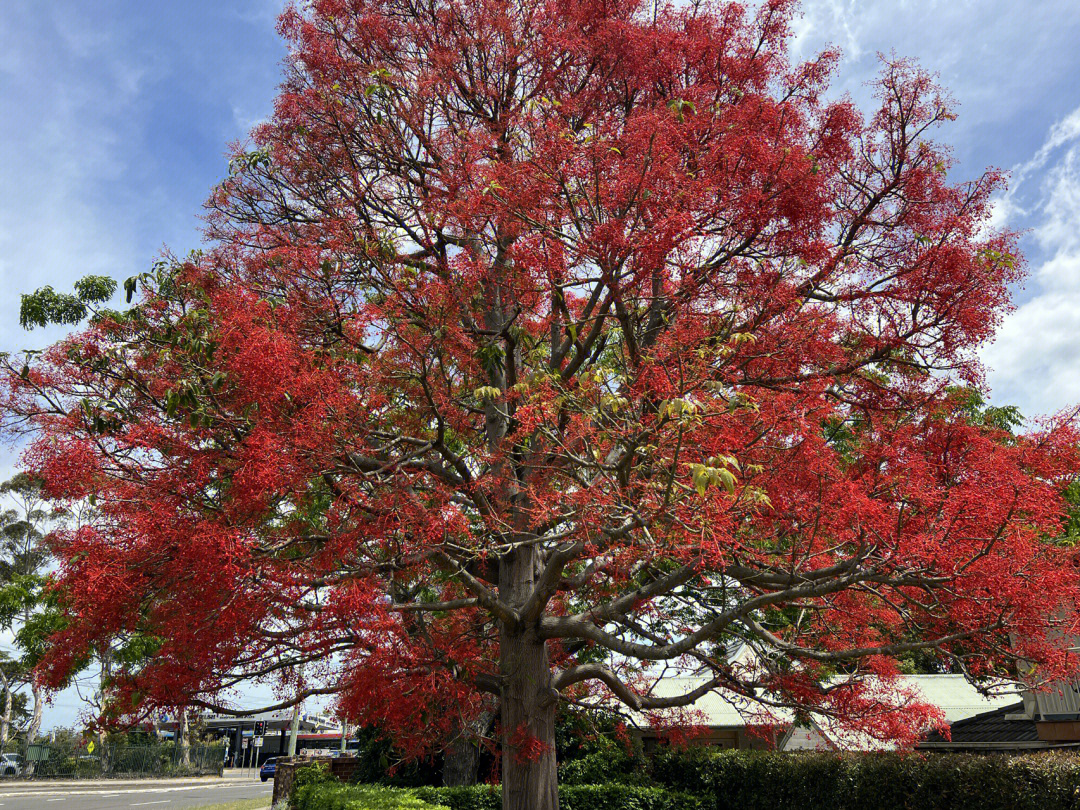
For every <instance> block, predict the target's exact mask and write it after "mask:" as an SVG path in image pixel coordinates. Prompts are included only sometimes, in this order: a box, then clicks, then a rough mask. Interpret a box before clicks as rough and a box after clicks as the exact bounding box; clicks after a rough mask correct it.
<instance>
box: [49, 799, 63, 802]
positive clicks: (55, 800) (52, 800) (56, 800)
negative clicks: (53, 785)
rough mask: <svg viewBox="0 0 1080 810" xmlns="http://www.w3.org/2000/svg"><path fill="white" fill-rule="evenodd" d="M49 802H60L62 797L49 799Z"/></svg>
mask: <svg viewBox="0 0 1080 810" xmlns="http://www.w3.org/2000/svg"><path fill="white" fill-rule="evenodd" d="M49 801H50V802H62V801H63V799H49Z"/></svg>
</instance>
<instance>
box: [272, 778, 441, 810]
mask: <svg viewBox="0 0 1080 810" xmlns="http://www.w3.org/2000/svg"><path fill="white" fill-rule="evenodd" d="M290 804H291V806H292V807H295V808H296V810H449V808H448V807H447V806H446V805H444V804H431V803H429V802H426V801H424V800H422V799H420V798H419V797H418V796H416V794H415V793H414V792H413V791H411V790H405V789H402V788H391V787H383V786H382V785H343V784H340V783H334V782H313V783H309V784H306V785H303V786H302V787H299V788H297V789H296V790H295V791H294V792H293V795H292V798H291V800H290Z"/></svg>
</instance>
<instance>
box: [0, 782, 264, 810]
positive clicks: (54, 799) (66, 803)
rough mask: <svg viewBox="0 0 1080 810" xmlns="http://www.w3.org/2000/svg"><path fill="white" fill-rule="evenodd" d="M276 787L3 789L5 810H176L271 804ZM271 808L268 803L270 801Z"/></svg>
mask: <svg viewBox="0 0 1080 810" xmlns="http://www.w3.org/2000/svg"><path fill="white" fill-rule="evenodd" d="M273 787H274V783H273V782H272V781H270V782H266V783H263V782H260V781H259V780H258V779H251V778H245V779H240V778H236V777H232V778H226V779H216V780H212V781H205V782H199V783H196V784H192V783H191V782H185V783H177V784H169V783H167V782H153V783H147V784H146V785H145V786H144V785H138V784H125V785H116V786H113V787H110V786H109V784H108V783H107V782H72V783H71V784H69V785H57V784H56V783H52V784H50V785H47V786H46V785H42V786H40V787H35V786H34V785H33V784H32V783H25V782H23V783H19V784H12V783H7V784H4V785H3V786H0V808H2V810H48V808H49V807H53V806H55V807H56V808H57V810H60V809H61V808H62V810H127V808H143V809H144V810H174V808H191V807H203V806H204V805H208V804H218V803H221V802H230V801H236V800H237V799H252V798H255V797H266V798H267V800H269V798H270V795H271V793H272V792H273ZM267 804H269V801H267Z"/></svg>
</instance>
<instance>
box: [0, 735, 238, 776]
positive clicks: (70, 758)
mask: <svg viewBox="0 0 1080 810" xmlns="http://www.w3.org/2000/svg"><path fill="white" fill-rule="evenodd" d="M224 759H225V748H224V746H223V745H220V744H214V745H192V746H190V747H189V748H188V750H187V752H185V751H184V749H183V746H180V745H177V744H175V743H159V744H156V745H111V744H108V743H106V744H104V745H101V746H84V745H81V744H74V743H51V742H48V741H40V742H35V743H30V744H24V745H22V746H20V747H19V748H18V750H9V752H7V753H4V754H2V755H0V779H5V780H7V779H138V778H154V777H179V776H220V775H221V773H222V768H223V767H224Z"/></svg>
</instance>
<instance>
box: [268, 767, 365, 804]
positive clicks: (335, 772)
mask: <svg viewBox="0 0 1080 810" xmlns="http://www.w3.org/2000/svg"><path fill="white" fill-rule="evenodd" d="M312 762H323V763H326V765H327V766H329V768H330V775H331V776H333V777H334V778H335V779H340V780H341V781H342V782H349V781H351V780H352V775H353V773H354V772H355V771H356V767H357V765H358V764H359V760H357V758H356V757H281V758H280V759H278V761H277V767H276V768H275V769H274V804H275V805H276V804H277V803H278V802H279V801H281V800H282V799H287V798H289V794H290V793H291V792H292V784H293V777H294V776H295V775H296V769H297V768H301V767H303V766H304V765H309V764H310V763H312Z"/></svg>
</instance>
